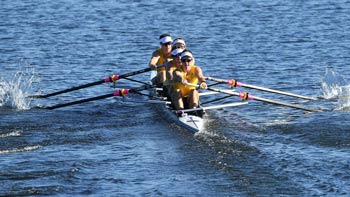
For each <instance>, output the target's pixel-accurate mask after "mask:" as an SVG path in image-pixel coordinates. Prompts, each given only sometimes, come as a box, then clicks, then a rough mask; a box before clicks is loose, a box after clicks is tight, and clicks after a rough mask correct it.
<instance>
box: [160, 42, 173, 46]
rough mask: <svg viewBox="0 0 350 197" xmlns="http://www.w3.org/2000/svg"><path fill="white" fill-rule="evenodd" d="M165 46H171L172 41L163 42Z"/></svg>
mask: <svg viewBox="0 0 350 197" xmlns="http://www.w3.org/2000/svg"><path fill="white" fill-rule="evenodd" d="M162 45H163V46H169V45H171V42H167V43H162Z"/></svg>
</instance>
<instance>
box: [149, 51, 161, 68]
mask: <svg viewBox="0 0 350 197" xmlns="http://www.w3.org/2000/svg"><path fill="white" fill-rule="evenodd" d="M159 58H160V54H159V52H158V50H156V51H154V52H153V53H152V57H151V60H150V61H149V67H150V68H152V69H153V70H155V69H156V68H157V62H158V60H159Z"/></svg>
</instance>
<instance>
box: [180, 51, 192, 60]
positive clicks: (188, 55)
mask: <svg viewBox="0 0 350 197" xmlns="http://www.w3.org/2000/svg"><path fill="white" fill-rule="evenodd" d="M186 56H187V57H192V58H193V55H192V53H191V52H189V51H185V52H183V53H182V54H181V59H182V58H184V57H186Z"/></svg>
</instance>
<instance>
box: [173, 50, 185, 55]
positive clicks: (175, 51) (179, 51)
mask: <svg viewBox="0 0 350 197" xmlns="http://www.w3.org/2000/svg"><path fill="white" fill-rule="evenodd" d="M183 50H184V49H182V48H178V49H174V50H173V51H172V52H171V55H173V56H176V55H178V54H180V53H182V51H183Z"/></svg>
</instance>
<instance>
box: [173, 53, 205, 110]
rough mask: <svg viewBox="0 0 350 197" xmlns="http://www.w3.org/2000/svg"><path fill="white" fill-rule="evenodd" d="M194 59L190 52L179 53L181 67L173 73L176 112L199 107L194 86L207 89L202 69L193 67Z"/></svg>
mask: <svg viewBox="0 0 350 197" xmlns="http://www.w3.org/2000/svg"><path fill="white" fill-rule="evenodd" d="M194 62H195V60H194V57H193V54H192V52H191V51H190V50H187V49H186V50H184V51H183V52H182V53H181V67H179V68H177V69H176V70H175V71H174V72H173V80H174V82H175V84H174V89H175V90H174V98H173V102H174V105H175V108H176V109H177V110H182V109H185V108H189V109H191V108H196V107H198V105H199V94H198V90H197V89H196V87H195V86H194V85H197V84H198V83H199V84H200V85H199V87H200V88H202V89H206V88H207V84H206V82H205V77H204V76H203V73H202V69H201V68H200V67H199V66H195V65H194Z"/></svg>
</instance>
